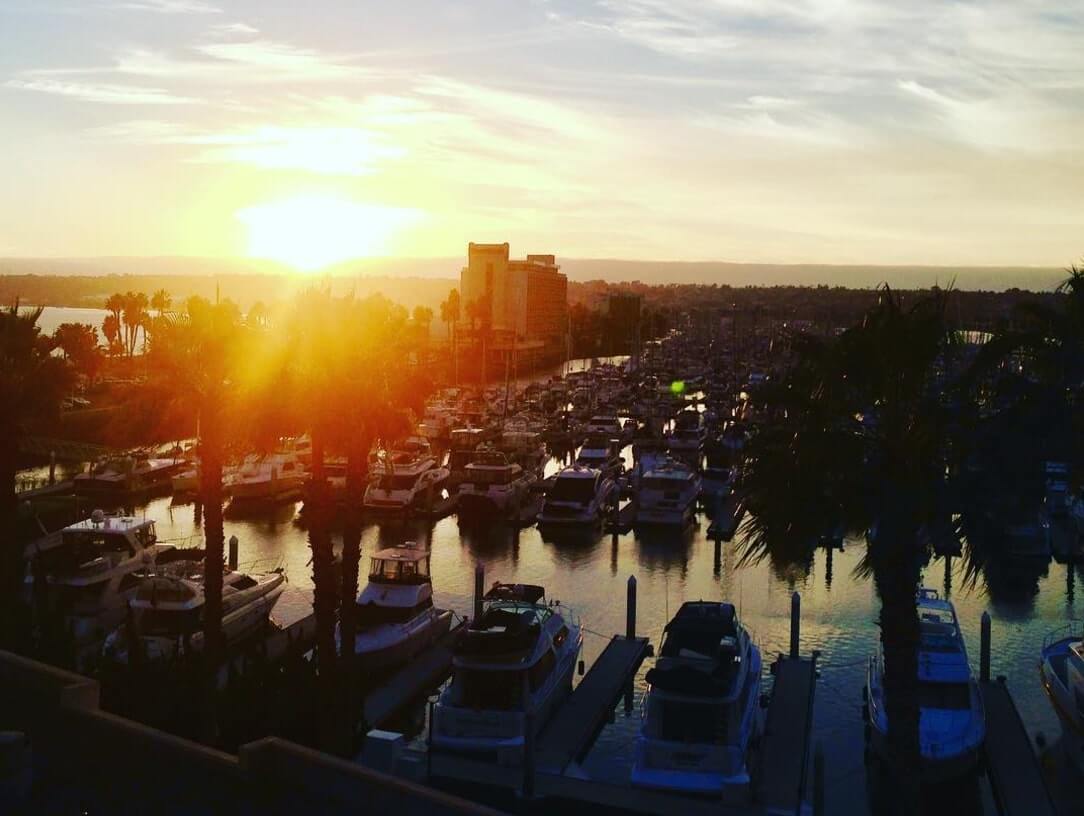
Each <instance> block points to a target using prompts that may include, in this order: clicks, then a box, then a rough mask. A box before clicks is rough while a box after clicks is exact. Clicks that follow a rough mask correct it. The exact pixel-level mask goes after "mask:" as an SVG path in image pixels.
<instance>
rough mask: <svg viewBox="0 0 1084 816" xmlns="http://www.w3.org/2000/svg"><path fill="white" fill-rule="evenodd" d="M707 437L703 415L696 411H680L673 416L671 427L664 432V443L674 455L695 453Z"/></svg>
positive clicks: (701, 447) (702, 445) (698, 451)
mask: <svg viewBox="0 0 1084 816" xmlns="http://www.w3.org/2000/svg"><path fill="white" fill-rule="evenodd" d="M707 437H708V434H707V427H706V426H705V424H704V418H703V416H701V415H700V414H699V413H697V412H696V411H681V412H679V413H678V415H677V416H676V417H675V418H674V427H673V429H671V431H670V432H669V433H668V434H666V443H667V446H668V448H669V450H670V452H671V453H673V454H675V455H680V456H688V455H695V454H698V453H700V451H701V450H703V448H704V442H705V441H706V440H707Z"/></svg>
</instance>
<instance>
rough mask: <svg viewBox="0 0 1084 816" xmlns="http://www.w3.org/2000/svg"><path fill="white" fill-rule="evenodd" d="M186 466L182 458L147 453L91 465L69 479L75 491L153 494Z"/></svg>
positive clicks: (165, 486) (167, 485) (164, 487)
mask: <svg viewBox="0 0 1084 816" xmlns="http://www.w3.org/2000/svg"><path fill="white" fill-rule="evenodd" d="M186 467H187V464H186V463H185V462H184V461H183V460H176V459H154V458H150V457H148V456H142V455H137V456H119V457H114V458H111V459H106V460H103V461H101V462H98V463H97V464H95V465H92V466H91V467H89V468H88V469H87V472H86V473H78V474H76V475H75V476H74V477H73V478H72V483H73V486H74V487H75V492H76V493H83V494H87V493H104V494H111V495H113V494H130V493H152V492H154V491H156V490H163V489H166V488H169V486H170V480H171V478H172V477H173V475H174V474H175V473H179V472H180V471H182V470H184V469H185V468H186Z"/></svg>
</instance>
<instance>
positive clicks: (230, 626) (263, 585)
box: [103, 561, 286, 664]
mask: <svg viewBox="0 0 1084 816" xmlns="http://www.w3.org/2000/svg"><path fill="white" fill-rule="evenodd" d="M285 581H286V577H285V576H284V575H283V573H282V572H281V571H274V572H269V573H264V574H247V573H243V572H238V571H236V570H226V571H225V572H224V573H223V575H222V641H223V646H224V647H225V648H226V649H229V648H231V647H233V646H236V645H237V644H239V643H243V642H245V641H246V640H249V639H251V638H253V637H255V636H257V635H258V634H259V633H260V632H261V631H262V630H263V629H264V628H265V627H266V626H267V622H268V618H269V616H270V615H271V610H272V609H273V608H274V606H275V603H276V602H277V601H278V599H279V597H280V596H281V595H282V593H283V591H284V590H285V588H286V587H285V586H284V584H285ZM129 606H130V607H131V610H132V611H131V617H130V619H128V620H126V621H125V622H124V623H123V624H122V625H121V626H119V627H118V628H117V629H115V630H114V631H113V632H112V633H110V635H109V637H107V638H106V641H105V645H104V647H103V655H104V656H105V658H106V659H108V660H112V661H115V662H118V663H127V664H130V663H131V658H132V652H131V650H132V648H133V645H134V644H137V645H138V648H139V649H140V653H139V654H140V657H141V658H142V659H144V660H147V661H152V662H153V661H163V660H171V659H174V658H181V657H185V656H189V655H192V654H195V653H198V652H201V651H203V649H204V646H205V639H204V635H203V614H204V612H203V611H204V607H205V606H206V596H205V595H204V587H203V564H202V562H199V561H193V562H176V563H175V564H170V565H168V566H166V567H164V568H159V569H156V570H155V571H154V573H153V574H150V575H147V576H146V577H144V578H143V579H142V580H141V581H140V583H139V586H138V587H137V588H136V591H135V595H134V597H133V598H132V600H131V601H130V602H129Z"/></svg>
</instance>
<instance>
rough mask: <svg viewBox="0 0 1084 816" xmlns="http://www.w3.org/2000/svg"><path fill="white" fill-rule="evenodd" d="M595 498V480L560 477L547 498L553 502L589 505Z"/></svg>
mask: <svg viewBox="0 0 1084 816" xmlns="http://www.w3.org/2000/svg"><path fill="white" fill-rule="evenodd" d="M594 497H595V480H594V479H582V478H568V477H564V478H562V477H560V476H558V477H557V479H556V481H554V483H553V486H552V487H551V488H550V489H549V493H547V494H546V498H548V499H552V500H553V501H567V502H579V503H580V504H587V503H588V502H590V501H591V500H592V499H593V498H594Z"/></svg>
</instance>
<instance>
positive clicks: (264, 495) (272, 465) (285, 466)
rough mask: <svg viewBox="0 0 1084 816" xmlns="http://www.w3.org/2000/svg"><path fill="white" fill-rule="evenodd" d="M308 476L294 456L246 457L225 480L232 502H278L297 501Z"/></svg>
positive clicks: (290, 453) (289, 453)
mask: <svg viewBox="0 0 1084 816" xmlns="http://www.w3.org/2000/svg"><path fill="white" fill-rule="evenodd" d="M307 478H308V474H307V473H306V472H305V468H304V465H302V464H301V459H300V458H299V457H298V455H297V454H296V453H293V452H284V453H273V454H271V455H269V456H249V457H247V458H246V459H245V461H244V463H243V464H242V465H241V467H240V469H239V470H238V471H237V473H236V474H234V475H233V477H232V478H231V479H230V480H229V481H228V485H229V487H228V489H229V492H230V494H231V495H232V496H233V501H234V502H278V501H291V500H294V499H297V498H300V496H301V494H302V491H303V489H304V486H305V480H306V479H307Z"/></svg>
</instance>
